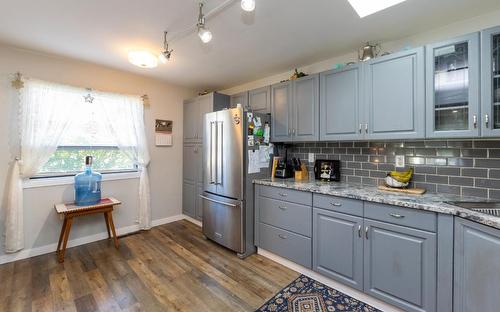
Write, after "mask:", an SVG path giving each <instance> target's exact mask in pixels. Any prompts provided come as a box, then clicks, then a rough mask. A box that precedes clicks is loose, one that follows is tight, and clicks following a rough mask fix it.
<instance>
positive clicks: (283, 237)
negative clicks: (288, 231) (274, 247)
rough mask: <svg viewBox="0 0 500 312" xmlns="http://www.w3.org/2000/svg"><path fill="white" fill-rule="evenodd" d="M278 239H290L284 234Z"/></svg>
mask: <svg viewBox="0 0 500 312" xmlns="http://www.w3.org/2000/svg"><path fill="white" fill-rule="evenodd" d="M278 237H279V238H281V239H287V238H288V237H286V235H283V234H278Z"/></svg>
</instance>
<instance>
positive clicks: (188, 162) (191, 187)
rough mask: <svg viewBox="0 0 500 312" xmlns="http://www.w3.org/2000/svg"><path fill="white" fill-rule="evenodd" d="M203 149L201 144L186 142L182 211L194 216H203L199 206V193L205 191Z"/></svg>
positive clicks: (184, 149) (183, 166)
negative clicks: (199, 211)
mask: <svg viewBox="0 0 500 312" xmlns="http://www.w3.org/2000/svg"><path fill="white" fill-rule="evenodd" d="M202 150H203V149H202V148H201V145H200V144H189V145H188V144H185V145H184V148H183V165H182V171H183V189H182V207H183V208H182V211H183V213H184V214H186V215H188V216H190V217H193V218H200V217H201V215H200V213H198V210H199V209H198V208H197V207H198V205H200V203H199V195H200V194H201V193H202V192H203V180H202V178H203V177H202V163H201V161H202V160H201V151H202ZM200 186H201V190H200ZM200 209H201V208H200Z"/></svg>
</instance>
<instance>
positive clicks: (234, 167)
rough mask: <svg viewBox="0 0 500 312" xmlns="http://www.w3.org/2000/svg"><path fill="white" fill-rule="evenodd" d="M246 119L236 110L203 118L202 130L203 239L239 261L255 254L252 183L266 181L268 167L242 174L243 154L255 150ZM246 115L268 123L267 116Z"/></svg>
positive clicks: (245, 160)
mask: <svg viewBox="0 0 500 312" xmlns="http://www.w3.org/2000/svg"><path fill="white" fill-rule="evenodd" d="M248 114H249V113H248V112H244V111H243V109H242V108H240V107H238V108H232V109H225V110H222V111H217V112H212V113H207V114H205V116H204V126H203V188H204V189H203V195H200V197H201V199H202V203H203V219H202V220H203V221H202V224H203V234H204V235H205V236H206V237H207V238H208V239H210V240H213V241H215V242H217V243H219V244H220V245H223V246H225V247H227V248H229V249H231V250H233V251H235V252H236V253H237V254H238V256H239V257H241V258H244V257H246V256H248V255H250V254H252V253H254V252H255V245H254V239H253V237H254V234H253V231H254V226H253V224H254V220H253V218H254V207H253V184H252V180H253V179H257V178H263V177H269V176H270V170H269V166H267V167H264V168H261V169H260V171H259V172H257V173H250V174H249V173H248V172H249V171H248V161H249V159H248V158H249V156H248V154H249V153H248V151H249V149H250V150H254V149H258V146H256V145H254V144H253V141H254V138H252V136H253V135H250V136H249V130H248V125H249V120H248V118H249V116H248ZM252 115H253V116H254V118H255V117H259V118H260V120H261V124H262V126H264V124H265V123H266V122H267V123H269V116H268V115H264V114H252ZM249 141H251V142H249ZM257 152H258V150H257ZM252 172H255V170H252Z"/></svg>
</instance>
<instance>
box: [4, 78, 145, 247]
mask: <svg viewBox="0 0 500 312" xmlns="http://www.w3.org/2000/svg"><path fill="white" fill-rule="evenodd" d="M87 93H88V91H87V90H85V89H82V88H75V87H70V86H65V85H59V84H54V83H50V82H46V81H40V80H35V79H28V80H26V81H25V83H24V87H23V88H22V89H21V90H20V101H19V102H20V104H19V105H20V107H19V129H20V159H16V160H15V161H14V163H13V165H12V168H11V173H10V176H9V177H8V181H7V183H8V191H7V193H6V196H7V199H6V211H5V251H6V252H9V253H12V252H17V251H19V250H21V249H23V248H24V226H23V187H22V181H23V179H28V178H30V177H32V176H33V175H35V174H36V173H37V172H38V171H39V170H40V168H41V167H42V166H43V165H44V164H45V163H46V162H47V161H48V159H49V158H50V157H51V155H52V154H53V153H54V152H55V151H56V149H57V146H58V145H59V142H60V139H61V136H62V134H63V133H64V131H65V130H66V129H67V127H68V126H69V124H70V123H71V120H72V118H74V117H78V116H74V115H75V114H74V112H77V111H78V107H79V106H81V105H83V103H84V101H83V96H84V95H85V94H87ZM93 96H94V98H95V100H96V101H98V103H99V104H100V106H101V107H102V114H103V115H104V116H105V118H106V120H107V121H108V122H107V124H108V127H109V130H110V132H111V133H112V135H113V136H114V137H115V140H116V143H117V145H118V147H119V148H120V149H121V150H123V151H124V153H125V154H126V155H127V156H128V157H130V158H131V159H132V160H133V161H134V162H135V163H136V164H137V165H138V167H139V169H140V171H141V176H140V184H139V185H140V187H139V201H140V205H139V211H138V215H139V220H140V225H141V229H149V228H150V227H151V212H150V195H149V178H148V173H147V166H148V164H149V153H148V149H147V143H146V135H145V128H144V119H143V104H142V100H141V98H140V97H135V96H126V95H118V94H110V93H103V92H95V93H94V94H93Z"/></svg>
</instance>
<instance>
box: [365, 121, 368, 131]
mask: <svg viewBox="0 0 500 312" xmlns="http://www.w3.org/2000/svg"><path fill="white" fill-rule="evenodd" d="M365 133H368V124H367V123H365Z"/></svg>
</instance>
